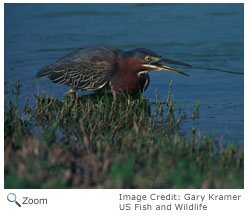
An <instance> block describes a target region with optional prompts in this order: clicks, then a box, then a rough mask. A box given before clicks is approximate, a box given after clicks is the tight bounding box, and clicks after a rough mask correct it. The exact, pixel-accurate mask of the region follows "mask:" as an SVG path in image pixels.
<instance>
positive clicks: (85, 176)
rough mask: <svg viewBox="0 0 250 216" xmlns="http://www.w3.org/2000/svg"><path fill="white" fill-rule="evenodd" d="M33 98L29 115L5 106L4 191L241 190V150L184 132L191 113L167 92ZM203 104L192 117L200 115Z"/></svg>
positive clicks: (191, 132)
mask: <svg viewBox="0 0 250 216" xmlns="http://www.w3.org/2000/svg"><path fill="white" fill-rule="evenodd" d="M18 85H19V83H18ZM19 87H20V85H19V86H18V87H16V88H17V91H16V92H18V94H19ZM35 100H36V104H35V105H34V106H30V105H29V101H28V100H27V102H26V105H25V107H24V112H19V111H18V109H17V106H16V105H15V103H14V102H11V101H10V102H9V104H8V105H6V107H5V114H4V125H5V131H4V136H5V146H4V149H5V188H243V186H244V182H243V175H244V173H243V171H244V154H243V150H242V149H238V148H237V147H236V146H235V145H234V144H233V143H231V144H230V143H229V144H228V145H227V147H222V146H223V145H222V144H221V143H220V142H219V141H217V140H216V139H214V138H213V137H211V136H207V135H201V134H199V133H198V132H197V131H196V130H195V129H192V131H190V133H189V134H190V135H188V134H187V135H180V133H179V128H180V127H181V122H182V119H183V118H185V117H186V115H185V114H184V112H183V110H180V112H176V111H175V109H176V108H175V103H174V102H173V101H172V100H171V94H170V91H169V97H168V99H167V101H166V102H159V101H158V96H157V94H156V99H155V102H154V103H149V101H148V100H147V99H145V98H144V97H143V96H138V97H137V98H132V97H130V96H124V95H123V96H119V97H118V96H117V97H116V98H115V99H114V97H113V96H112V95H108V94H104V95H97V94H95V95H88V96H82V97H77V96H76V95H71V96H69V95H68V96H65V97H64V98H63V99H60V100H59V99H58V98H54V97H53V96H49V95H46V94H41V95H35ZM152 106H153V108H154V112H152V111H151V109H152ZM198 107H199V106H198V104H196V106H195V109H194V113H193V115H192V116H191V117H190V119H195V118H196V117H197V116H198V114H199V115H202V113H198Z"/></svg>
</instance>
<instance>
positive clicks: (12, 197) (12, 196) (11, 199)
mask: <svg viewBox="0 0 250 216" xmlns="http://www.w3.org/2000/svg"><path fill="white" fill-rule="evenodd" d="M7 200H8V201H9V202H15V203H16V204H17V205H18V206H19V207H21V205H20V203H19V202H17V201H16V194H14V193H9V194H8V196H7Z"/></svg>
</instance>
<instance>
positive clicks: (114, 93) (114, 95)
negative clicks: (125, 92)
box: [109, 82, 116, 101]
mask: <svg viewBox="0 0 250 216" xmlns="http://www.w3.org/2000/svg"><path fill="white" fill-rule="evenodd" d="M109 85H110V90H111V93H112V95H113V100H114V101H116V92H115V90H114V88H113V86H112V84H111V82H110V83H109Z"/></svg>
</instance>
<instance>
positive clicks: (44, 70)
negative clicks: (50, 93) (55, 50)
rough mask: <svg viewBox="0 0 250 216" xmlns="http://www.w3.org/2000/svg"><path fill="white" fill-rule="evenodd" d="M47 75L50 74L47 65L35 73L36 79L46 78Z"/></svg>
mask: <svg viewBox="0 0 250 216" xmlns="http://www.w3.org/2000/svg"><path fill="white" fill-rule="evenodd" d="M49 76H50V70H48V68H47V67H45V68H42V69H41V70H39V71H38V72H37V74H36V78H38V79H42V78H47V77H49Z"/></svg>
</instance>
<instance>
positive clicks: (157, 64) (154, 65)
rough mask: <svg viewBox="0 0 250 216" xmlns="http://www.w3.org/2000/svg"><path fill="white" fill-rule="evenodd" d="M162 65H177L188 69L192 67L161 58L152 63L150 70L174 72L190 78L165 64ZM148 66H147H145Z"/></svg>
mask: <svg viewBox="0 0 250 216" xmlns="http://www.w3.org/2000/svg"><path fill="white" fill-rule="evenodd" d="M160 63H169V64H175V65H182V66H187V67H192V66H191V65H188V64H186V63H183V62H180V61H174V60H171V59H167V58H159V59H158V60H157V61H155V62H153V63H151V64H149V65H148V68H151V70H166V71H172V72H175V73H178V74H181V75H184V76H189V75H188V74H186V73H183V72H181V71H178V70H176V69H174V68H171V67H169V66H166V65H163V64H160ZM144 66H146V65H144Z"/></svg>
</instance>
